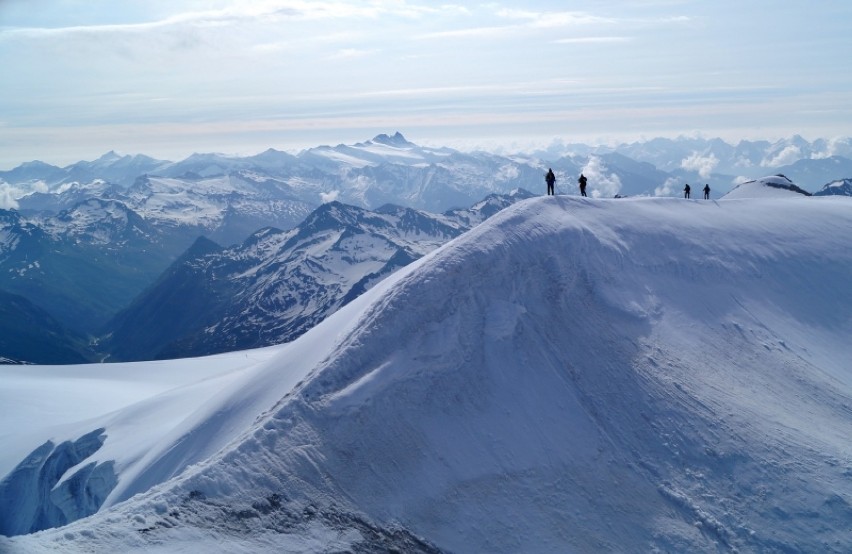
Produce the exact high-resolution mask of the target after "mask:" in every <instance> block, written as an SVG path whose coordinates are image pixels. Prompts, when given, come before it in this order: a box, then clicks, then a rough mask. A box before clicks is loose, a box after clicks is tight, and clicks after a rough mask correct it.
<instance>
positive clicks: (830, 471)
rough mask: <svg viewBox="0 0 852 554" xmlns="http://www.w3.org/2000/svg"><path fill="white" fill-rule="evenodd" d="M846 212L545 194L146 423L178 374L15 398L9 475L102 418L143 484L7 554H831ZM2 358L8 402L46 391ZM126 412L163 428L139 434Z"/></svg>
mask: <svg viewBox="0 0 852 554" xmlns="http://www.w3.org/2000/svg"><path fill="white" fill-rule="evenodd" d="M850 208H852V201H850V200H849V199H848V198H845V197H831V198H816V197H805V196H802V195H799V194H796V193H793V192H790V191H787V194H786V195H785V196H783V197H776V198H744V199H730V200H729V199H722V200H718V201H702V200H691V201H686V200H680V199H670V198H669V199H651V198H644V199H619V200H616V199H611V200H596V199H580V198H575V197H551V198H547V197H545V198H535V199H531V200H527V201H524V202H521V203H518V204H516V205H514V206H512V207H510V208H507V209H506V210H504V211H502V212H500V213H499V214H497V215H496V216H494V217H493V218H491V219H489V220H488V221H486V222H485V223H484V224H482V225H480V226H478V227H476V228H475V229H473V230H472V231H470V232H468V233H466V234H465V235H463V236H461V237H459V238H458V239H455V240H453V241H452V242H450V243H448V244H447V245H444V246H443V247H441V248H439V249H437V250H435V251H433V252H431V253H430V254H427V255H426V256H424V257H423V258H421V259H420V260H418V261H417V262H415V263H413V264H411V265H410V266H408V267H406V268H404V269H403V270H401V271H400V272H398V273H396V274H394V275H393V276H391V277H389V278H388V279H386V280H384V281H383V282H382V283H380V284H379V285H377V286H376V287H374V288H373V289H371V290H370V291H368V292H367V293H365V294H364V295H363V296H361V297H359V298H358V299H357V300H355V301H354V302H352V303H351V304H349V305H348V306H346V307H344V308H343V309H342V310H340V311H339V312H337V313H336V314H335V315H333V316H332V317H330V318H329V319H327V320H326V321H324V322H323V323H322V324H320V325H318V326H317V327H316V328H314V329H313V330H311V331H309V332H308V333H306V334H305V335H303V336H302V337H301V338H300V339H298V340H297V341H295V342H293V343H291V344H289V345H287V346H285V347H280V349H279V350H277V351H275V352H272V354H273V355H271V356H270V357H269V358H268V359H266V360H265V361H263V362H262V363H260V364H257V365H252V364H249V363H247V364H246V366H244V367H237V366H233V368H232V371H230V372H228V371H226V372H223V373H222V374H219V377H218V379H220V383H227V385H220V384H214V383H212V382H210V383H208V382H206V381H205V382H204V383H206V384H204V385H198V387H199V390H201V389H203V390H205V391H206V393H205V394H207V396H206V397H205V398H204V399H203V401H202V400H201V396H202V395H201V393H200V392H199V393H198V396H196V395H195V393H194V392H186V394H187V395H188V396H189V397H195V398H196V401H195V402H196V404H195V405H196V408H195V411H192V410H190V412H191V413H189V414H187V415H185V416H183V417H174V418H160V415H158V414H163V413H167V412H168V410H171V409H174V404H175V403H177V402H179V401H180V400H178V398H179V395H178V394H176V393H173V392H171V391H161V392H159V393H156V391H154V393H153V394H152V396H151V397H149V398H148V399H144V400H142V401H143V402H148V403H149V404H148V405H145V404H139V403H138V402H140V400H137V401H136V402H135V403H134V402H130V401H129V402H128V405H127V407H125V408H122V407H121V406H120V404H121V402H120V401H119V400H118V399H116V400H115V402H116V405H115V406H114V408H115V409H116V410H115V411H113V412H111V413H109V414H101V415H97V414H94V413H91V414H87V415H86V417H81V418H80V419H79V420H75V419H73V418H66V417H56V419H53V418H52V417H51V416H49V415H46V414H44V413H42V412H39V411H38V410H37V409H35V408H28V405H29V404H27V403H25V402H23V401H22V402H20V404H19V405H18V406H16V409H15V410H14V413H16V414H19V416H18V417H17V418H16V419H15V420H14V421H13V422H11V423H10V422H6V421H3V422H2V423H0V425H2V436H3V438H4V439H3V443H4V444H15V445H18V446H17V447H16V449H15V452H14V453H6V452H4V454H3V461H2V466H0V467H3V468H7V469H8V468H11V467H13V466H14V465H15V464H16V463H18V461H20V460H21V455H22V453H26V452H27V451H28V449H30V448H35V446H37V445H38V444H40V443H41V442H43V441H44V440H45V439H47V438H52V439H53V440H54V441H60V440H75V439H78V438H79V437H81V436H82V435H83V433H89V432H92V431H97V430H98V429H100V428H103V429H105V431H104V432H103V434H104V435H105V436H106V439H105V441H104V445H103V447H101V449H100V450H99V451H97V452H96V453H95V454H93V455H92V457H91V458H90V460H89V461H90V462H101V463H103V462H107V461H108V460H110V459H113V460H115V466H114V467H115V469H116V472H117V474H118V485H117V487H116V488H115V489H114V490H113V492H112V493H111V494H110V496H109V498H108V499H107V501H106V503H105V507H109V506H113V505H114V503H115V502H116V501H118V500H121V499H123V498H126V497H127V495H128V494H130V493H132V492H136V491H140V492H141V491H143V490H145V489H147V488H148V487H154V488H152V489H151V490H150V491H149V492H146V493H144V494H142V495H140V496H137V497H135V498H133V499H131V500H130V501H128V502H126V503H123V504H119V505H115V506H114V507H112V508H111V509H105V510H102V511H101V512H100V513H99V514H96V515H95V516H92V517H91V518H89V519H85V520H81V521H78V522H76V523H73V524H71V525H69V526H67V527H64V528H61V529H57V530H52V531H46V532H44V533H41V534H38V535H31V536H23V537H16V538H14V539H10V540H3V539H0V548H2V547H6V548H8V549H13V550H14V549H19V550H22V551H31V552H49V551H53V550H62V551H66V552H74V551H95V552H109V551H119V550H120V551H133V550H139V551H141V550H145V551H161V552H167V551H170V552H174V551H184V552H189V551H199V549H201V550H204V549H208V550H209V551H221V552H224V551H252V552H258V551H278V550H282V549H283V550H288V551H304V552H314V551H319V550H324V549H332V550H335V549H338V550H346V549H350V550H351V549H354V547H355V546H356V545H361V546H363V545H364V544H367V545H373V546H375V542H371V541H374V540H379V539H377V538H375V537H383V538H384V539H386V540H388V541H391V544H394V545H396V547H398V548H401V549H403V550H405V551H414V550H416V549H414V548H402V547H400V545H402V544H405V545H408V546H409V547H410V546H411V545H412V544H414V543H413V542H412V541H415V539H413V538H412V537H422V538H424V539H425V540H427V541H428V542H429V543H431V544H432V545H434V546H435V547H437V548H440V549H445V550H449V551H457V552H518V551H523V552H590V551H596V552H597V551H613V552H624V551H641V552H645V551H665V552H687V551H688V552H718V551H734V550H737V551H741V552H764V551H768V552H772V551H777V552H794V551H795V552H817V551H819V552H847V551H849V550H850V549H852V534H850V533H849V521H850V515H852V505H850V502H852V481H850V480H849V475H850V474H852V463H850V455H852V447H850V445H849V441H848V437H849V435H850V433H851V432H852V410H850V405H852V367H850V365H849V360H850V359H852V345H850V343H849V341H848V337H849V334H850V332H852V318H850V314H852V309H850V308H852V286H850V284H849V276H850V275H852V253H850V252H849V249H848V244H847V237H846V233H844V232H843V230H844V229H849V228H850V226H851V225H852V210H850ZM266 352H271V351H266ZM247 355H251V354H250V353H249V354H247ZM197 363H199V364H203V363H204V359H200V360H198V361H197ZM135 367H136V368H139V369H141V368H144V367H146V366H145V365H144V364H141V365H138V366H135ZM179 367H180V366H178V365H175V366H174V368H175V370H178V369H179ZM63 370H64V371H69V372H70V373H68V374H67V375H68V376H69V377H70V376H71V375H74V372H83V373H85V372H88V371H91V369H90V368H87V367H86V366H78V367H76V368H63ZM12 371H15V372H20V368H2V375H0V377H2V378H0V383H1V384H0V387H3V388H2V389H0V390H2V394H3V395H4V396H5V397H9V396H10V395H12V394H13V392H12V391H11V390H10V385H8V383H10V382H13V383H15V382H17V383H19V385H17V386H18V387H19V390H22V391H23V392H20V393H19V394H18V398H28V399H29V398H31V399H32V400H33V402H35V401H36V400H39V399H40V400H39V401H40V402H42V403H43V402H44V398H43V396H42V395H47V394H48V390H47V389H45V388H44V387H43V386H42V385H40V384H39V383H38V382H37V381H36V379H37V377H33V378H32V380H29V379H27V376H26V375H25V374H21V373H15V375H16V376H17V381H15V380H10V379H9V378H7V377H8V376H9V375H10V373H9V372H12ZM49 371H51V370H50V368H40V369H39V368H37V369H36V372H37V373H36V374H35V375H37V374H38V373H39V372H42V373H43V372H49ZM137 371H138V369H137ZM112 373H113V374H112V376H111V377H107V376H104V377H103V378H104V379H105V380H104V382H102V383H98V382H94V383H93V384H92V386H91V387H90V388H89V390H90V391H93V392H94V393H95V394H94V396H95V398H98V397H99V396H101V394H100V391H101V390H106V389H100V387H106V388H108V387H111V386H113V385H111V384H110V382H111V381H113V380H118V379H121V378H122V377H121V376H122V375H123V372H122V371H115V370H113V372H112ZM190 381H191V380H190ZM193 386H195V385H193ZM214 389H216V393H215V394H210V392H211V391H213V390H214ZM174 390H176V391H180V390H182V389H179V388H178V389H174ZM172 394H174V395H175V400H174V402H173V401H172V400H171V396H172ZM78 402H79V396H77V394H74V393H73V390H72V392H71V393H70V394H68V395H67V398H66V401H65V403H68V404H69V405H71V404H75V403H78ZM62 404H63V402H59V403H58V406H57V408H56V409H57V410H61V409H62V408H61V405H62ZM65 409H66V410H68V409H69V408H67V407H66V408H65ZM132 410H137V411H139V413H144V414H147V416H148V417H151V418H155V419H158V420H160V421H164V420H165V419H168V421H170V422H171V425H169V426H167V427H163V428H161V427H155V428H147V429H148V431H147V432H146V433H145V434H144V435H141V436H139V437H138V438H136V439H133V438H128V435H127V434H126V433H127V431H128V430H127V429H121V428H120V425H118V424H117V423H116V421H133V419H134V418H133V417H131V416H130V415H129V414H131V413H132ZM252 415H256V416H259V417H258V419H257V420H256V421H255V422H254V423H250V420H251V417H250V416H252ZM33 422H38V423H39V424H38V425H35V424H34V423H33ZM60 422H67V424H65V425H63V424H60ZM72 422H73V423H72ZM155 429H156V431H155ZM211 439H213V443H212V444H208V441H209V440H211ZM226 441H231V442H230V444H229V445H228V446H226V447H224V448H223V449H222V450H221V451H220V452H219V453H218V454H215V455H213V456H212V457H209V459H207V460H206V461H204V459H205V458H207V457H208V455H209V454H211V453H212V451H213V450H215V449H216V448H218V447H220V446H222V445H224V444H225V442H226ZM119 443H123V444H134V443H135V444H136V445H135V446H134V447H133V448H132V449H131V450H137V451H138V450H140V449H141V447H143V446H144V447H146V448H151V449H152V450H153V451H155V452H159V453H161V454H156V453H153V454H152V455H151V456H150V457H146V459H145V460H139V459H136V458H132V457H131V456H130V455H124V454H122V452H123V451H124V450H123V449H122V448H119V447H118V444H119ZM170 452H175V455H173V456H170V455H165V454H166V453H170ZM190 464H196V465H190ZM182 467H184V468H185V469H184V471H183V473H181V474H180V476H179V477H177V478H171V477H172V476H173V475H176V474H177V473H178V472H179V471H180V470H181V468H182ZM143 476H144V478H143ZM169 478H171V479H170V480H168V481H166V479H169ZM158 482H160V483H161V485H160V486H154V485H156V484H157V483H158ZM6 483H7V484H8V479H7V481H6ZM10 501H11V500H10V499H6V500H5V501H4V504H8V502H10ZM370 530H372V531H370ZM394 530H396V534H394ZM371 533H373V534H371ZM371 537H373V538H371ZM394 540H396V541H398V542H396V543H394V542H393V541H394ZM415 542H416V541H415ZM416 544H417V545H419V547H418V549H419V550H421V551H428V550H429V545H428V544H426V545H424V544H423V543H419V542H417V543H416Z"/></svg>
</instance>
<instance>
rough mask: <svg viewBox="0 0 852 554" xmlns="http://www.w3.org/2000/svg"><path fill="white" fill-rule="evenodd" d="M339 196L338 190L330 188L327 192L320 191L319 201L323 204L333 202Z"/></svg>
mask: <svg viewBox="0 0 852 554" xmlns="http://www.w3.org/2000/svg"><path fill="white" fill-rule="evenodd" d="M339 196H340V191H339V190H332V191H329V192H321V193H320V202H322V203H323V204H328V203H329V202H334V201H335V200H337V198H338V197H339Z"/></svg>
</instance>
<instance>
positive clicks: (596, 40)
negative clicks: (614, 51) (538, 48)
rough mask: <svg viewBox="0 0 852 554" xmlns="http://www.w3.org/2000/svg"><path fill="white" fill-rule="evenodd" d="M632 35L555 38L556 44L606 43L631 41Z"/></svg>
mask: <svg viewBox="0 0 852 554" xmlns="http://www.w3.org/2000/svg"><path fill="white" fill-rule="evenodd" d="M631 40H633V38H632V37H570V38H560V39H556V40H553V41H551V42H553V43H554V44H606V43H618V42H630V41H631Z"/></svg>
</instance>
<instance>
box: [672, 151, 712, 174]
mask: <svg viewBox="0 0 852 554" xmlns="http://www.w3.org/2000/svg"><path fill="white" fill-rule="evenodd" d="M717 165H719V159H718V158H717V157H716V156H715V155H714V154H710V155H709V156H702V155H701V154H699V153H698V152H693V153H692V155H691V156H689V157H688V158H685V159H683V160H681V162H680V167H682V168H683V169H686V170H687V171H697V172H698V174H699V175H701V176H702V177H704V178H705V179H706V178H707V177H709V176H710V174H711V173H712V172H713V170H714V169H716V166H717Z"/></svg>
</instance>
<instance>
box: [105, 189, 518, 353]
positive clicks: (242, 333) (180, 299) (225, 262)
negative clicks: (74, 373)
mask: <svg viewBox="0 0 852 554" xmlns="http://www.w3.org/2000/svg"><path fill="white" fill-rule="evenodd" d="M531 196H532V194H531V193H529V192H526V191H517V192H515V193H513V194H510V195H492V196H490V197H488V198H486V199H485V200H483V201H481V202H479V203H477V204H475V205H474V206H472V207H471V208H469V209H464V210H461V209H459V210H451V211H448V212H445V213H443V214H440V215H436V214H430V213H428V212H423V211H419V210H414V209H411V208H404V207H401V206H394V205H387V206H384V207H382V208H380V209H378V210H375V211H371V210H365V209H363V208H359V207H355V206H350V205H346V204H342V203H340V202H329V203H327V204H323V205H322V206H320V207H319V208H318V209H317V210H315V211H314V212H313V213H311V214H310V215H309V216H308V217H307V218H306V219H305V221H304V222H302V224H300V225H299V226H297V227H296V228H294V229H292V230H289V231H282V230H278V229H274V228H266V229H262V230H260V231H258V232H256V233H254V234H253V235H252V236H251V237H249V238H248V240H246V241H245V242H244V243H243V244H241V245H239V246H235V247H231V248H227V249H221V248H219V247H217V246H216V245H215V244H213V243H212V242H210V241H207V240H199V241H198V242H196V244H195V245H194V246H193V248H192V249H190V251H188V252H187V253H186V254H184V255H183V256H182V257H181V258H180V260H178V261H177V262H175V263H174V264H173V265H172V266H171V267H170V268H169V269H168V270H167V271H166V272H165V273H164V274H163V276H162V277H161V278H160V279H159V281H158V282H157V283H156V284H155V285H154V286H153V287H151V288H150V289H148V290H147V291H146V292H145V293H144V294H142V295H140V296H139V297H138V298H137V299H136V300H135V301H134V302H133V304H132V305H131V306H130V307H129V308H128V309H127V310H124V311H122V312H121V313H120V314H119V315H118V316H117V317H116V318H115V319H114V320H113V321H112V322H111V323H110V325H109V326H108V330H109V338H108V339H107V340H106V341H105V346H106V348H107V349H108V350H109V352H110V353H111V354H112V356H113V359H116V360H138V359H150V358H174V357H185V356H198V355H203V354H211V353H216V352H225V351H230V350H241V349H246V348H254V347H258V346H266V345H270V344H276V343H280V342H287V341H291V340H293V339H295V338H296V337H298V336H300V335H302V334H303V333H305V332H306V331H307V330H308V329H310V328H311V327H313V326H314V325H316V324H317V323H319V322H320V321H322V320H323V319H325V318H326V317H328V316H329V315H331V314H332V313H334V312H335V311H336V310H338V309H339V308H340V307H342V306H344V305H345V304H347V303H349V302H350V301H352V300H353V299H354V298H357V297H358V296H359V295H360V294H361V293H363V292H364V291H366V290H368V289H369V288H371V287H372V286H374V285H375V284H376V283H378V282H379V281H381V280H382V279H383V278H385V277H386V276H388V275H390V274H391V273H393V272H394V271H396V270H397V269H399V268H401V267H403V266H405V265H408V264H409V263H411V262H412V261H414V260H416V259H418V258H420V257H421V256H423V255H424V254H426V253H428V252H430V251H432V250H434V249H435V248H437V247H439V246H441V245H442V244H444V243H445V242H447V241H449V240H451V239H452V238H455V237H456V236H458V235H460V234H461V233H463V232H465V231H467V230H469V229H470V228H472V227H473V226H475V225H477V224H478V223H480V222H482V221H484V220H485V219H486V218H488V217H490V216H492V215H494V214H495V213H497V212H498V211H500V210H501V209H502V208H504V207H506V206H508V205H510V204H512V203H514V202H516V201H518V200H521V199H524V198H529V197H531Z"/></svg>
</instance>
